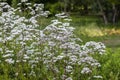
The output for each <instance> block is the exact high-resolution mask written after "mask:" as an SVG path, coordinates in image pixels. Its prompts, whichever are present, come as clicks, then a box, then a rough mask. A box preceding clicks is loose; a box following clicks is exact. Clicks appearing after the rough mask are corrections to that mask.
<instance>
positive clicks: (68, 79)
mask: <svg viewBox="0 0 120 80" xmlns="http://www.w3.org/2000/svg"><path fill="white" fill-rule="evenodd" d="M65 80H73V79H72V78H71V77H68V78H67V79H65Z"/></svg>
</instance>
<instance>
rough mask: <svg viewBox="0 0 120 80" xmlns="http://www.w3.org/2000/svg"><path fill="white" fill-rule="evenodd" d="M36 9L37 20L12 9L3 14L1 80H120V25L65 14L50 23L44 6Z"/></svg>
mask: <svg viewBox="0 0 120 80" xmlns="http://www.w3.org/2000/svg"><path fill="white" fill-rule="evenodd" d="M1 5H3V4H1ZM28 5H29V4H28ZM36 5H37V9H36V11H38V12H39V13H35V12H34V10H33V11H31V12H29V13H31V14H30V15H31V16H29V15H28V14H25V13H23V15H21V14H16V13H18V11H20V8H18V9H13V8H11V7H10V6H9V10H8V12H2V11H1V15H0V26H1V27H0V79H3V80H120V63H119V62H120V58H119V57H120V52H119V51H120V41H119V39H120V30H119V24H116V25H115V26H114V25H111V24H109V25H106V26H105V25H104V24H103V22H102V21H101V18H98V17H93V16H79V15H71V16H69V17H68V16H67V15H65V13H60V14H56V15H55V17H48V16H47V15H48V14H49V12H48V11H43V8H44V6H43V4H36ZM36 5H35V6H36ZM7 7H8V6H7ZM0 10H2V9H0ZM17 10H18V11H17ZM104 44H105V45H104Z"/></svg>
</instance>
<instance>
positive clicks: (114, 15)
mask: <svg viewBox="0 0 120 80" xmlns="http://www.w3.org/2000/svg"><path fill="white" fill-rule="evenodd" d="M112 8H113V18H112V22H113V24H114V23H115V22H116V16H117V10H116V7H115V4H113V5H112Z"/></svg>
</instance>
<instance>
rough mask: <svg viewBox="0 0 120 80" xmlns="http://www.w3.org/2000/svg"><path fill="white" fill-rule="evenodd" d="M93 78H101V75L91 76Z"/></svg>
mask: <svg viewBox="0 0 120 80" xmlns="http://www.w3.org/2000/svg"><path fill="white" fill-rule="evenodd" d="M93 77H94V78H97V79H102V78H103V77H102V76H99V75H98V76H93Z"/></svg>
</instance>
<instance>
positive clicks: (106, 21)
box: [97, 0, 108, 24]
mask: <svg viewBox="0 0 120 80" xmlns="http://www.w3.org/2000/svg"><path fill="white" fill-rule="evenodd" d="M97 3H98V6H99V8H100V11H101V13H102V16H103V19H104V23H105V24H108V19H107V17H106V15H105V12H104V10H103V7H102V5H101V3H100V1H99V0H97Z"/></svg>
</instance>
